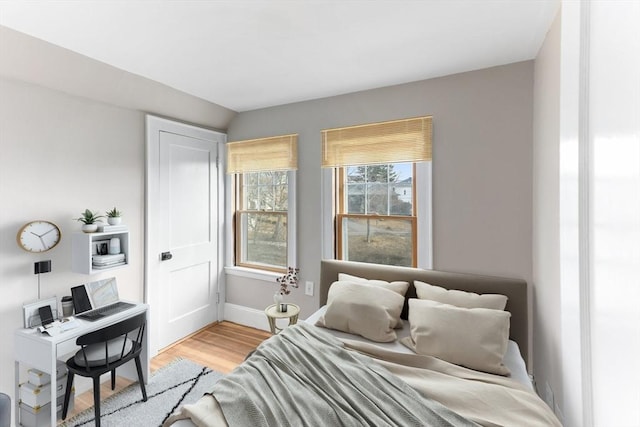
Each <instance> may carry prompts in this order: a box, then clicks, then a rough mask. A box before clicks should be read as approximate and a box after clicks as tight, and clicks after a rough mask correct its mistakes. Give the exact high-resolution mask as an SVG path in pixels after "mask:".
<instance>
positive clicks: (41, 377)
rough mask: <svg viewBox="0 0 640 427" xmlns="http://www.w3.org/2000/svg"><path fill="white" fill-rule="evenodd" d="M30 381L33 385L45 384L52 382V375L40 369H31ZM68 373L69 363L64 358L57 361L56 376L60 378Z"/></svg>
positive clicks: (29, 372)
mask: <svg viewBox="0 0 640 427" xmlns="http://www.w3.org/2000/svg"><path fill="white" fill-rule="evenodd" d="M27 373H28V374H29V382H30V383H31V384H33V385H45V384H49V383H50V382H51V375H49V374H47V373H44V372H42V371H39V370H38V369H29V370H28V371H27ZM66 373H67V364H66V363H64V362H63V361H62V360H58V361H57V362H56V378H60V377H61V376H63V375H66Z"/></svg>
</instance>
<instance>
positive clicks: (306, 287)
mask: <svg viewBox="0 0 640 427" xmlns="http://www.w3.org/2000/svg"><path fill="white" fill-rule="evenodd" d="M304 293H305V295H309V296H311V297H312V296H313V282H311V281H307V282H306V283H305V285H304Z"/></svg>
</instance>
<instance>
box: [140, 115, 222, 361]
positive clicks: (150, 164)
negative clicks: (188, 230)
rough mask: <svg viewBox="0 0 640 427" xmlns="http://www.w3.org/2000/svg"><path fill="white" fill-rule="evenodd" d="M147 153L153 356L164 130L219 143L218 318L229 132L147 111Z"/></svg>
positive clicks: (154, 350) (153, 351)
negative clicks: (161, 150) (162, 133)
mask: <svg viewBox="0 0 640 427" xmlns="http://www.w3.org/2000/svg"><path fill="white" fill-rule="evenodd" d="M145 119H146V138H145V141H146V153H145V162H146V169H145V230H144V231H145V232H144V246H145V247H144V253H145V260H144V301H145V302H146V303H147V304H149V306H150V309H149V325H148V327H147V333H148V334H149V342H150V343H149V357H153V356H155V355H157V354H158V350H160V349H159V348H158V345H159V344H158V343H159V337H158V336H159V330H158V326H157V325H159V324H160V322H159V321H158V320H159V319H158V317H157V316H159V312H158V310H155V309H154V305H155V307H157V306H158V305H159V302H158V301H159V296H158V295H156V294H154V288H153V287H152V286H151V285H150V284H151V283H154V282H157V281H158V274H159V272H158V271H157V269H156V268H153V266H154V265H155V264H156V263H157V260H158V256H159V254H160V252H162V250H163V248H161V247H160V242H159V240H158V238H157V236H158V232H157V231H158V228H159V223H160V217H159V215H158V214H157V213H156V212H158V210H159V207H158V206H159V199H160V196H159V194H160V170H159V165H160V150H159V144H158V140H159V134H160V132H169V133H175V134H178V135H186V136H190V137H193V138H197V139H202V140H207V141H212V142H217V144H218V146H217V158H216V164H217V176H216V177H212V178H214V179H217V181H218V185H217V187H218V191H217V201H216V202H217V206H218V224H217V227H216V229H217V230H216V232H217V241H218V245H217V246H218V256H217V271H216V272H215V274H216V277H217V289H216V293H217V294H218V296H219V297H218V301H217V304H216V309H217V310H216V311H217V320H218V321H220V320H222V319H223V316H224V312H223V308H224V301H225V292H224V290H225V277H224V259H225V258H224V250H225V248H224V218H225V217H224V212H225V210H224V203H225V197H224V189H225V182H224V172H223V168H224V163H225V162H224V161H223V160H222V159H223V158H224V157H223V156H222V155H221V154H222V153H225V152H226V151H225V148H226V147H225V143H226V141H227V135H226V134H225V133H222V132H217V131H214V130H210V129H205V128H201V127H198V126H193V125H189V124H186V123H181V122H177V121H174V120H170V119H165V118H162V117H158V116H153V115H150V114H147V115H146V117H145Z"/></svg>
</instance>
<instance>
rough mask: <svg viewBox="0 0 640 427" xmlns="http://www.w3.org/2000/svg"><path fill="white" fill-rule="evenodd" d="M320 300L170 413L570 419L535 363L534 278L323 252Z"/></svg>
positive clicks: (226, 421)
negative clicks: (530, 283)
mask: <svg viewBox="0 0 640 427" xmlns="http://www.w3.org/2000/svg"><path fill="white" fill-rule="evenodd" d="M398 283H406V284H407V285H406V289H405V288H403V289H405V290H404V292H401V291H400V290H399V288H398V286H400V287H403V286H404V285H398ZM459 291H461V292H459ZM402 294H404V295H402ZM398 295H402V296H401V297H399V296H398ZM432 295H433V299H431V296H432ZM425 296H427V297H428V298H426V297H425ZM498 297H501V298H498ZM440 298H445V299H444V301H445V302H442V301H439V299H440ZM447 298H449V299H450V298H453V300H452V301H454V302H456V304H457V303H460V304H461V306H456V305H453V304H449V303H447V302H450V301H449V299H447ZM469 298H471V299H469ZM478 298H480V299H479V300H478ZM319 300H320V309H319V310H318V311H317V312H315V313H314V314H313V315H312V316H310V317H309V318H307V319H306V321H304V322H299V324H298V325H295V326H293V327H289V328H286V329H285V330H284V331H283V332H282V333H280V334H279V335H275V336H273V337H271V338H270V339H268V340H266V341H265V342H263V343H262V344H261V345H260V346H259V347H258V348H257V349H256V351H255V352H254V353H253V354H252V355H251V356H250V357H248V358H247V359H246V360H245V362H243V363H242V364H241V365H240V366H238V368H236V369H235V370H234V371H233V372H232V373H230V374H229V375H227V376H226V377H225V378H223V379H222V380H221V381H220V382H218V383H217V384H216V385H215V386H214V390H212V393H211V394H207V395H205V396H203V397H202V398H201V399H200V400H199V401H198V402H197V403H195V404H192V405H184V406H183V407H181V408H179V410H178V411H176V413H175V414H173V415H172V416H171V417H170V418H169V420H168V421H167V422H166V423H165V425H166V426H169V425H172V426H174V427H178V426H193V425H197V426H227V425H230V426H245V425H251V426H259V425H266V426H287V425H290V426H303V425H304V426H316V425H318V426H339V425H344V426H355V425H375V426H385V425H387V426H398V425H402V426H405V425H434V426H435V425H437V426H467V425H468V426H477V425H482V426H501V425H502V426H509V425H527V426H536V425H539V426H554V425H560V423H559V422H558V420H557V418H556V417H555V416H554V414H553V413H552V411H551V410H550V409H549V408H548V407H547V406H546V404H545V403H544V402H543V401H542V400H541V399H540V398H539V397H538V396H537V395H536V394H535V392H534V390H533V387H532V385H531V382H530V381H529V377H528V375H527V368H526V366H527V363H526V360H528V357H527V355H528V352H529V332H528V314H527V310H528V306H527V284H526V282H525V281H523V280H520V279H509V278H501V277H489V276H479V275H468V274H458V273H450V272H443V271H435V270H422V269H415V268H406V267H392V266H382V265H374V264H365V263H357V262H346V261H335V260H323V261H322V266H321V279H320V285H319ZM371 301H374V302H373V303H372V302H371ZM465 304H470V306H469V307H466V306H465V307H462V306H464V305H465ZM476 304H480V307H478V306H477V305H476ZM482 304H488V305H489V307H490V308H485V307H484V306H482ZM496 304H497V305H498V306H497V307H494V305H496ZM336 313H338V314H336ZM381 319H382V320H381ZM460 322H462V323H460ZM319 325H324V326H328V327H321V326H319ZM461 325H462V326H461ZM505 325H506V327H505ZM496 331H498V332H496ZM458 334H460V335H458ZM425 337H427V338H428V339H427V338H425ZM434 338H437V341H434ZM425 343H428V345H426V346H425ZM425 349H426V350H425ZM498 359H499V360H498Z"/></svg>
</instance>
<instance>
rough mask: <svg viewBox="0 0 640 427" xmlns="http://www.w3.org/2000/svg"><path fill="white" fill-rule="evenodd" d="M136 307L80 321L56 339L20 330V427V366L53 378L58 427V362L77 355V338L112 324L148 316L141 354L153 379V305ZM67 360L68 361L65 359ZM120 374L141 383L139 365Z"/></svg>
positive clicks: (121, 369) (127, 365) (17, 370)
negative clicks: (151, 337) (96, 318)
mask: <svg viewBox="0 0 640 427" xmlns="http://www.w3.org/2000/svg"><path fill="white" fill-rule="evenodd" d="M135 304H136V305H135V306H134V307H131V308H129V309H128V310H124V311H122V312H120V313H117V314H113V315H111V316H108V317H106V318H102V319H100V320H96V321H94V322H90V321H88V320H83V319H79V318H76V320H77V321H78V322H79V323H80V326H78V327H77V328H74V329H71V330H69V331H66V332H63V333H61V334H60V335H57V336H55V337H50V336H49V335H47V334H44V333H40V332H38V331H37V330H36V329H18V330H17V331H16V333H15V343H14V344H15V345H14V348H15V381H16V391H15V411H16V425H20V424H19V417H20V408H19V400H20V390H19V389H18V386H19V384H20V364H21V363H23V364H25V365H27V366H28V367H29V368H35V369H39V370H41V371H43V372H46V373H48V374H50V375H51V426H55V425H56V422H57V416H56V389H57V384H56V382H57V378H56V373H55V372H56V360H57V359H58V357H63V356H65V355H67V354H69V353H75V352H76V351H77V350H78V346H77V345H76V339H77V338H78V337H79V336H81V335H84V334H87V333H89V332H93V331H96V330H98V329H101V328H104V327H105V326H109V325H112V324H114V323H117V322H119V321H121V320H124V319H128V318H130V317H133V316H135V315H136V314H139V313H147V328H146V330H145V335H144V340H143V345H142V353H141V354H140V362H141V364H142V374H143V376H144V382H145V384H146V383H147V381H148V377H149V351H148V349H149V311H148V310H149V305H148V304H142V303H135ZM65 361H66V360H65ZM118 375H122V376H124V377H126V378H129V379H132V380H135V381H137V380H138V374H137V372H136V367H135V363H134V361H133V360H131V361H130V362H128V363H125V364H124V365H122V366H121V367H119V368H118Z"/></svg>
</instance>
